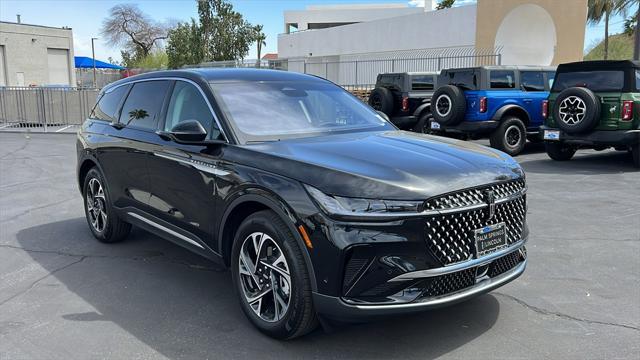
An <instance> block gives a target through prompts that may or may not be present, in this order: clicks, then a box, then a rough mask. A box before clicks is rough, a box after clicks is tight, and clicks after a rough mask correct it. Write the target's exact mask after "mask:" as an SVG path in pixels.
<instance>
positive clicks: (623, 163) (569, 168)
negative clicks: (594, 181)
mask: <svg viewBox="0 0 640 360" xmlns="http://www.w3.org/2000/svg"><path fill="white" fill-rule="evenodd" d="M518 160H519V162H520V165H522V167H523V168H524V169H525V171H526V172H527V173H538V174H559V173H566V174H583V175H596V174H616V173H624V172H634V171H638V169H636V168H635V167H634V166H633V163H632V160H631V154H629V153H628V152H626V151H614V150H606V151H594V150H578V152H577V153H576V155H575V156H574V157H573V159H571V160H569V161H554V160H552V159H550V158H549V157H545V158H544V159H536V160H522V161H520V160H521V159H518Z"/></svg>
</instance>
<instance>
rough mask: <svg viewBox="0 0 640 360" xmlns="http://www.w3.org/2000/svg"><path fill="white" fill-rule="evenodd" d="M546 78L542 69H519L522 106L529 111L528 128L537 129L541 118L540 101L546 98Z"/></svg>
mask: <svg viewBox="0 0 640 360" xmlns="http://www.w3.org/2000/svg"><path fill="white" fill-rule="evenodd" d="M547 81H548V80H547V79H545V72H544V71H521V72H520V88H521V89H522V94H521V97H522V101H523V107H524V109H525V110H526V111H527V113H529V120H530V122H529V128H532V129H536V130H537V129H538V127H540V125H542V122H543V121H544V119H543V118H542V102H543V101H544V100H546V99H547V97H548V96H549V92H548V90H547Z"/></svg>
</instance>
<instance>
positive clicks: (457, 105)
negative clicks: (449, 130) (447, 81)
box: [431, 85, 467, 126]
mask: <svg viewBox="0 0 640 360" xmlns="http://www.w3.org/2000/svg"><path fill="white" fill-rule="evenodd" d="M431 109H432V110H433V118H434V119H435V120H436V121H437V122H439V123H440V124H442V125H449V126H452V125H457V124H459V123H460V122H461V121H462V120H463V119H464V116H465V112H466V111H467V100H466V98H465V97H464V92H463V91H462V89H460V88H459V87H457V86H453V85H445V86H442V87H439V88H438V89H437V90H436V91H435V92H434V93H433V96H432V97H431Z"/></svg>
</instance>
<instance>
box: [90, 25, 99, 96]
mask: <svg viewBox="0 0 640 360" xmlns="http://www.w3.org/2000/svg"><path fill="white" fill-rule="evenodd" d="M94 40H98V38H94V37H92V38H91V56H92V59H93V88H94V89H97V88H98V80H97V78H96V48H95V46H94V44H93V42H94Z"/></svg>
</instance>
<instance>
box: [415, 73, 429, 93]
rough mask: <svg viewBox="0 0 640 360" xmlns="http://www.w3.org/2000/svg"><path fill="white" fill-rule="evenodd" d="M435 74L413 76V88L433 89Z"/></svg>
mask: <svg viewBox="0 0 640 360" xmlns="http://www.w3.org/2000/svg"><path fill="white" fill-rule="evenodd" d="M433 82H434V81H433V75H416V76H413V77H412V78H411V90H433V88H434V84H433Z"/></svg>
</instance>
